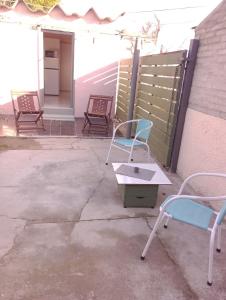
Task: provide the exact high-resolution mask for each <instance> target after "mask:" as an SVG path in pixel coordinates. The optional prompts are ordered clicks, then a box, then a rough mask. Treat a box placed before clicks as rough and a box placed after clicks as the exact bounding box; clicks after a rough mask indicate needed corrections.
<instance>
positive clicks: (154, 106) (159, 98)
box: [116, 51, 187, 167]
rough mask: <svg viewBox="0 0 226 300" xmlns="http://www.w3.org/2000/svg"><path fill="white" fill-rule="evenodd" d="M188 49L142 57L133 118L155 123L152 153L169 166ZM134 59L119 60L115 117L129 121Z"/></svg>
mask: <svg viewBox="0 0 226 300" xmlns="http://www.w3.org/2000/svg"><path fill="white" fill-rule="evenodd" d="M186 53H187V52H186V51H176V52H171V53H164V54H156V55H148V56H143V57H141V58H140V65H139V73H138V81H137V89H136V102H135V107H134V119H139V118H145V119H149V120H152V121H153V123H154V126H153V129H152V134H151V138H150V142H149V144H150V148H151V151H152V154H153V155H154V156H155V157H156V159H157V160H158V161H159V162H160V163H162V164H163V165H164V166H166V167H169V166H170V160H171V152H172V144H173V138H174V132H175V124H176V120H177V114H178V109H179V97H180V90H181V85H182V78H183V74H184V60H185V58H186ZM131 68H132V59H125V60H122V61H121V62H120V66H119V81H118V95H117V109H116V116H117V118H118V119H119V120H120V121H126V120H127V117H128V108H129V101H130V83H131V81H130V80H131V74H132V69H131Z"/></svg>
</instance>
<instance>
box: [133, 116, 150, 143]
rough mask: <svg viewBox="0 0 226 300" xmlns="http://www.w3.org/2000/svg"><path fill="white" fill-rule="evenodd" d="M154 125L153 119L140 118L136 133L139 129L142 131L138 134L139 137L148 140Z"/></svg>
mask: <svg viewBox="0 0 226 300" xmlns="http://www.w3.org/2000/svg"><path fill="white" fill-rule="evenodd" d="M152 126H153V122H152V121H150V120H146V119H140V120H139V121H138V124H137V128H136V134H137V133H138V132H139V131H141V132H140V133H139V135H138V139H142V140H147V139H148V138H149V136H150V132H151V127H152ZM145 128H146V129H145Z"/></svg>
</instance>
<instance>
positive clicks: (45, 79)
mask: <svg viewBox="0 0 226 300" xmlns="http://www.w3.org/2000/svg"><path fill="white" fill-rule="evenodd" d="M39 45H40V49H39V71H40V74H39V79H40V98H41V99H42V107H43V109H44V117H45V118H47V119H48V118H50V119H61V120H65V119H66V120H73V119H74V101H73V65H74V35H73V33H70V32H63V31H53V30H43V31H42V32H40V33H39Z"/></svg>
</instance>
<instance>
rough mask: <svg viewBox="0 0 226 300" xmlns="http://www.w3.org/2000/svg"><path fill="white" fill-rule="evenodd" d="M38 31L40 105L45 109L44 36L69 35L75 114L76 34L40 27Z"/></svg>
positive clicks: (72, 102) (71, 101)
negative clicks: (47, 34) (48, 34)
mask: <svg viewBox="0 0 226 300" xmlns="http://www.w3.org/2000/svg"><path fill="white" fill-rule="evenodd" d="M37 30H38V43H37V52H38V53H37V54H38V90H39V97H40V103H41V106H42V107H44V105H45V103H44V97H45V95H44V34H45V33H46V32H48V33H51V34H53V35H54V34H60V35H69V36H71V51H72V52H71V53H72V55H71V64H72V68H71V76H70V78H71V97H70V98H71V99H70V104H71V108H72V109H73V113H74V109H75V105H74V102H75V101H74V95H75V92H74V89H75V84H74V48H75V37H74V36H75V33H74V32H71V31H63V30H62V31H61V30H53V29H47V28H41V26H39V27H38V28H37Z"/></svg>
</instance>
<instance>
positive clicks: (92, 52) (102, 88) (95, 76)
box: [74, 36, 120, 117]
mask: <svg viewBox="0 0 226 300" xmlns="http://www.w3.org/2000/svg"><path fill="white" fill-rule="evenodd" d="M119 57H120V45H119V44H117V40H114V38H113V37H111V36H110V37H106V36H105V37H104V36H103V37H101V38H100V37H98V38H93V37H91V36H84V37H80V38H79V37H78V38H76V39H75V56H74V61H75V63H74V80H75V116H76V117H82V116H83V115H84V111H85V110H86V106H87V102H88V99H89V95H90V94H100V95H110V96H114V99H115V94H116V84H117V73H118V60H119ZM113 111H114V109H113Z"/></svg>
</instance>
